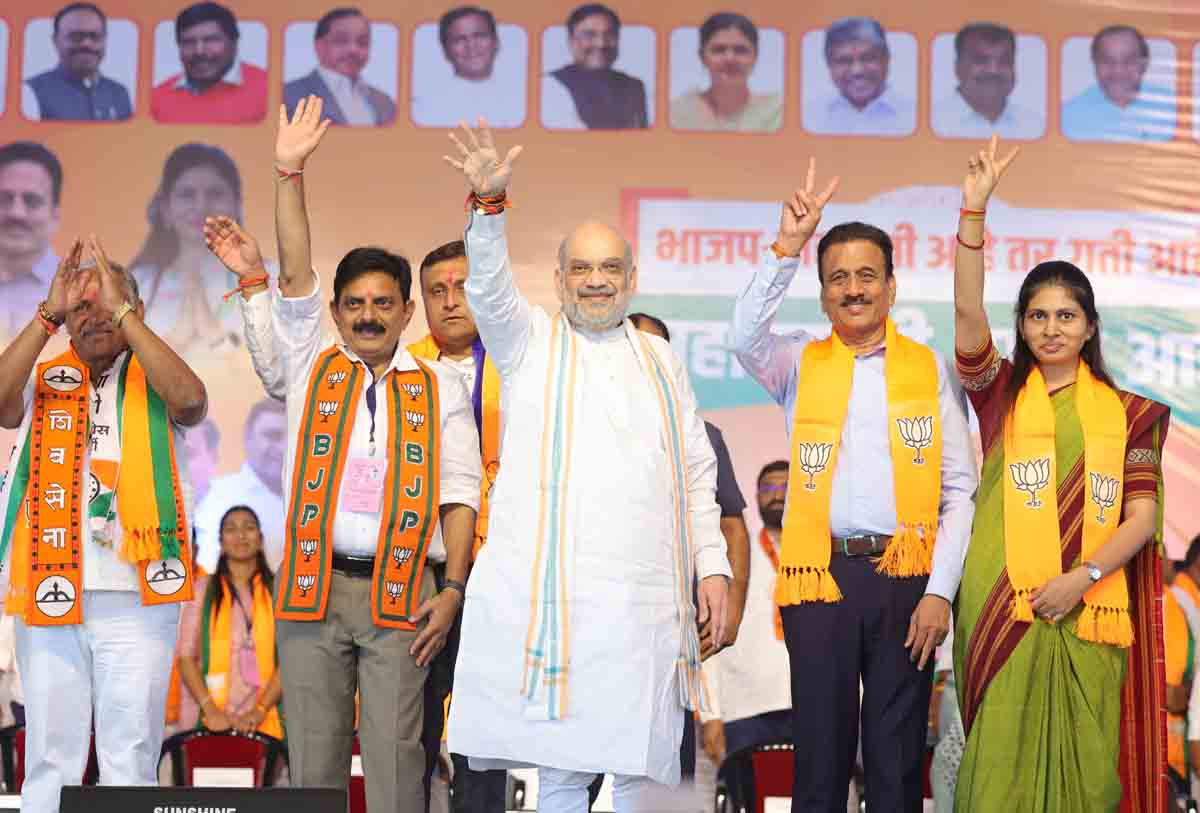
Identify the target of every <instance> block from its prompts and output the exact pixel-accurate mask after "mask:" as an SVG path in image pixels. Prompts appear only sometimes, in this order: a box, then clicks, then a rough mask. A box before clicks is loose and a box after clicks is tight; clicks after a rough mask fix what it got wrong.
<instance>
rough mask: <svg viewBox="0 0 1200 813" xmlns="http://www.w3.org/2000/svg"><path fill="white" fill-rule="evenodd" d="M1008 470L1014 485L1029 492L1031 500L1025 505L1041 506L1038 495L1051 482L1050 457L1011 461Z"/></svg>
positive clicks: (1029, 506) (1031, 506) (1030, 506)
mask: <svg viewBox="0 0 1200 813" xmlns="http://www.w3.org/2000/svg"><path fill="white" fill-rule="evenodd" d="M1008 471H1009V473H1010V474H1012V479H1013V485H1015V486H1016V487H1017V488H1018V489H1020V490H1021V491H1024V492H1026V493H1028V494H1029V502H1027V503H1025V507H1026V508H1041V507H1042V501H1041V500H1039V499H1038V496H1037V495H1038V492H1039V491H1041V490H1042V489H1043V488H1045V487H1046V485H1047V484H1048V483H1049V482H1050V458H1048V457H1041V458H1038V459H1037V460H1029V461H1026V462H1024V463H1020V462H1018V463H1010V464H1009V465H1008Z"/></svg>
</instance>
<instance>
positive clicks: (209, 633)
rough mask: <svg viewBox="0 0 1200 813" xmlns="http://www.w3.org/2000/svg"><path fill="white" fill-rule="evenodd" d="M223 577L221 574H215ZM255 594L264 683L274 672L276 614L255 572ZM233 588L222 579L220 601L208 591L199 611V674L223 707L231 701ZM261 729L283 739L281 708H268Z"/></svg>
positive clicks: (260, 682)
mask: <svg viewBox="0 0 1200 813" xmlns="http://www.w3.org/2000/svg"><path fill="white" fill-rule="evenodd" d="M212 578H214V579H221V577H220V576H213V577H212ZM250 587H251V595H252V602H251V604H252V609H251V611H250V612H251V619H250V623H251V625H252V627H251V635H252V636H253V639H254V659H255V661H256V662H257V664H258V685H259V686H263V687H265V686H266V685H267V684H268V683H270V682H271V678H272V677H273V676H274V675H275V668H276V663H275V618H274V615H273V614H272V612H271V593H270V591H268V590H267V588H266V585H264V584H263V581H262V577H261V576H260V575H259V574H257V573H255V574H254V577H253V578H252V579H251V582H250ZM234 601H235V599H234V597H233V591H232V590H230V589H229V585H228V584H227V583H226V581H225V579H221V603H220V605H219V606H216V607H214V606H213V604H214V602H213V601H212V600H211V599H210V598H209V596H208V595H207V593H206V594H205V596H204V607H203V609H202V610H201V612H200V674H202V675H203V676H204V681H205V683H206V684H207V685H208V691H209V694H211V695H212V699H213V702H214V703H216V705H217V708H220V709H224V708H225V704H226V703H227V702H228V701H229V668H230V666H229V665H230V661H231V660H232V656H233V605H234ZM258 730H259V731H261V732H262V733H264V734H268V735H270V736H272V737H274V738H275V739H277V740H281V739H283V725H282V724H281V723H280V720H279V710H278V709H276V708H272V709H269V710H268V711H267V716H266V717H265V718H263V721H262V723H260V724H259V726H258Z"/></svg>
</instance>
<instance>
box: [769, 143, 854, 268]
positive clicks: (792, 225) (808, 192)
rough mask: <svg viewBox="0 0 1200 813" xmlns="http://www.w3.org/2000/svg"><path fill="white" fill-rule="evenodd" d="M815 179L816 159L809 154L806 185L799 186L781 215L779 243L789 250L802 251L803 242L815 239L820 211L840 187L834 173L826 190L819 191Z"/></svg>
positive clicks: (790, 252)
mask: <svg viewBox="0 0 1200 813" xmlns="http://www.w3.org/2000/svg"><path fill="white" fill-rule="evenodd" d="M816 180H817V159H815V158H810V159H809V161H808V177H807V178H806V179H805V181H804V188H803V189H797V190H796V192H795V194H793V195H792V199H791V200H789V201H786V202H785V203H784V204H783V214H782V215H781V216H780V218H779V237H778V238H777V239H776V243H777V244H778V247H779V249H780V250H781V251H783V252H784V253H786V254H789V255H793V256H794V255H796V254H799V253H800V250H801V249H803V248H804V245H805V244H806V243H807V242H808V241H809V240H811V239H812V236H813V234H814V233H815V232H816V230H817V224H818V223H820V222H821V212H822V210H824V208H825V204H827V203H829V200H830V198H832V197H833V193H834V192H835V191H836V190H837V185H838V180H839V179H838V178H836V177H835V178H834V179H833V180H832V181H830V182H829V186H827V187H825V191H824V192H822V193H820V194H817V192H816Z"/></svg>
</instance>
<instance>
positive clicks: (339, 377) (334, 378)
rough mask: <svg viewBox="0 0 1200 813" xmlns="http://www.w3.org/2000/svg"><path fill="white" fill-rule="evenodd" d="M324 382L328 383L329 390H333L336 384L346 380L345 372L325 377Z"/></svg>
mask: <svg viewBox="0 0 1200 813" xmlns="http://www.w3.org/2000/svg"><path fill="white" fill-rule="evenodd" d="M325 380H326V381H328V382H329V389H333V388H334V387H336V386H337V385H338V384H341V383H342V382H343V381H345V380H346V373H345V372H339V373H330V374H329V375H327V376H325Z"/></svg>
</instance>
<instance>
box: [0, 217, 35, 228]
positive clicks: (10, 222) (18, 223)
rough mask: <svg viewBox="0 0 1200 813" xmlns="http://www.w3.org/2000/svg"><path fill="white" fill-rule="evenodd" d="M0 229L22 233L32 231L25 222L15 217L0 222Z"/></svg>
mask: <svg viewBox="0 0 1200 813" xmlns="http://www.w3.org/2000/svg"><path fill="white" fill-rule="evenodd" d="M0 228H4V229H21V230H22V231H33V227H32V226H30V225H29V224H28V223H27V222H25V221H24V220H18V219H17V218H15V217H6V218H4V220H2V221H0Z"/></svg>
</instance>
